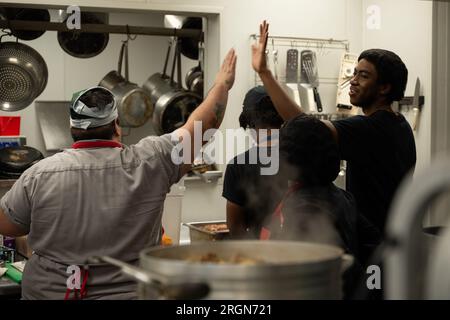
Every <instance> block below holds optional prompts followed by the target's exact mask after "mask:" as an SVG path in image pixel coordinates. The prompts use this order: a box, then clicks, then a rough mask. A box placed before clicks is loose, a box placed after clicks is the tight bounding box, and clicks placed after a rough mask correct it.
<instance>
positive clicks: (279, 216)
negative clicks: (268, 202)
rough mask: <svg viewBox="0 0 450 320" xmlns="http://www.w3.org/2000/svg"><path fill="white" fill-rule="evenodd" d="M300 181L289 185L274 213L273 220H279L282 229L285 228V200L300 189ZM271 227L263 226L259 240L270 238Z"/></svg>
mask: <svg viewBox="0 0 450 320" xmlns="http://www.w3.org/2000/svg"><path fill="white" fill-rule="evenodd" d="M300 187H301V186H300V183H298V182H296V183H294V184H293V185H292V186H290V187H289V189H288V190H287V191H286V193H285V194H284V196H283V199H281V201H280V203H279V204H278V206H277V207H276V208H275V211H274V213H273V214H272V219H271V222H273V221H274V220H275V221H276V220H278V222H279V223H280V229H283V226H284V215H283V212H282V210H283V207H284V202H285V201H286V199H287V198H288V197H289V196H290V195H291V194H292V193H294V192H296V191H297V190H299V189H300ZM270 235H271V232H270V229H269V228H268V227H267V228H266V227H262V228H261V232H260V234H259V240H269V239H270Z"/></svg>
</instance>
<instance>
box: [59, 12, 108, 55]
mask: <svg viewBox="0 0 450 320" xmlns="http://www.w3.org/2000/svg"><path fill="white" fill-rule="evenodd" d="M66 21H67V18H66V19H65V20H64V23H65V22H66ZM81 23H82V24H84V23H86V24H104V21H102V19H100V17H99V16H97V15H96V14H93V13H89V12H81ZM58 42H59V45H60V46H61V48H62V49H63V50H64V51H65V52H66V53H68V54H69V55H71V56H73V57H76V58H92V57H95V56H96V55H98V54H100V53H101V52H102V51H103V50H105V48H106V46H107V45H108V42H109V34H107V33H86V32H77V31H65V32H61V31H59V32H58Z"/></svg>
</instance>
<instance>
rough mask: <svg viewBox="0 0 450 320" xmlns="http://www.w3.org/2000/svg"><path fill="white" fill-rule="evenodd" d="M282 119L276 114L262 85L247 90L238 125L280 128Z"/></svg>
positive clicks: (243, 126) (245, 127)
mask: <svg viewBox="0 0 450 320" xmlns="http://www.w3.org/2000/svg"><path fill="white" fill-rule="evenodd" d="M282 124H283V119H282V118H281V117H280V115H279V114H278V112H277V110H276V109H275V106H274V105H273V102H272V100H271V99H270V96H269V95H268V94H267V93H266V91H265V89H264V87H262V86H257V87H254V88H252V89H251V90H249V91H248V92H247V94H246V96H245V99H244V106H243V108H242V112H241V114H240V115H239V125H240V126H241V127H242V128H244V129H247V128H252V129H254V128H257V127H259V128H280V127H281V125H282Z"/></svg>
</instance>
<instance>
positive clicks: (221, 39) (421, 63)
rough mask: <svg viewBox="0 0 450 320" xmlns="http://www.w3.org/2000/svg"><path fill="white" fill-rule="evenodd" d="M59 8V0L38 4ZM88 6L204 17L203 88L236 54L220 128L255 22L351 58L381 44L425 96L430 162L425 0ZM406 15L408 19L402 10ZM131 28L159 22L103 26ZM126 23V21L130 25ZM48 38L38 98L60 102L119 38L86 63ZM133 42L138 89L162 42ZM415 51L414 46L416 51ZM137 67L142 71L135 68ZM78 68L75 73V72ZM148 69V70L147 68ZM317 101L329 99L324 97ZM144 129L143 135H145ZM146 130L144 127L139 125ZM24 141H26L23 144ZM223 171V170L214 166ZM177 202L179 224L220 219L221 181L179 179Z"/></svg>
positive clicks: (421, 161) (156, 63)
mask: <svg viewBox="0 0 450 320" xmlns="http://www.w3.org/2000/svg"><path fill="white" fill-rule="evenodd" d="M15 2H16V3H19V2H21V3H32V2H34V3H36V4H38V3H41V2H38V1H15ZM46 2H47V3H50V4H53V5H60V4H61V1H46ZM77 4H79V5H82V6H88V7H99V8H107V7H110V6H117V7H121V8H122V9H120V10H122V11H124V10H126V9H127V8H132V9H133V10H137V9H139V8H144V9H146V10H160V11H174V10H175V11H182V12H183V11H184V12H196V13H202V14H205V15H206V16H207V17H208V32H209V36H207V40H208V43H207V44H206V47H207V51H208V52H207V59H206V60H207V64H206V68H207V69H206V72H207V75H206V82H207V87H209V85H210V84H211V83H212V81H213V79H214V74H215V71H216V70H217V69H218V67H219V61H221V60H222V58H223V57H224V56H225V54H226V52H227V51H228V49H229V48H231V47H234V48H235V49H236V51H237V54H238V64H237V79H236V82H235V85H234V88H233V89H232V91H231V94H230V99H229V104H228V109H227V112H226V115H225V119H224V121H223V124H222V127H221V128H223V129H224V128H237V127H238V121H237V119H238V116H239V113H240V111H241V106H242V99H243V97H244V95H245V93H246V91H247V90H248V89H249V88H251V87H252V86H253V85H254V73H253V71H252V69H251V66H250V44H251V40H250V38H249V36H250V35H251V34H253V33H256V32H258V25H259V23H260V22H261V21H262V20H263V19H267V20H268V21H269V22H270V33H271V35H278V36H293V37H313V38H334V39H347V40H349V42H350V51H351V52H354V53H359V52H360V51H361V50H362V49H365V48H369V47H383V48H388V49H391V50H393V51H396V52H397V53H398V54H399V55H400V56H401V57H402V58H403V59H404V60H405V62H406V64H407V66H408V68H409V71H410V77H409V83H408V88H407V95H412V93H413V88H414V81H415V78H416V77H417V76H419V77H420V79H421V82H422V85H423V94H424V95H425V96H426V104H425V107H424V114H423V115H422V119H421V128H420V132H419V134H418V137H417V139H418V140H417V146H418V166H419V167H422V166H426V165H427V164H428V163H429V160H430V148H429V145H430V139H431V138H430V128H429V126H430V114H431V102H430V99H429V97H430V90H431V89H430V88H431V83H430V82H431V81H430V79H431V19H432V18H431V17H432V16H431V1H419V0H400V1H392V0H390V1H389V0H384V1H383V0H373V1H368V0H314V1H313V0H266V1H260V0H246V1H239V0H227V1H225V0H147V1H146V0H128V1H119V0H115V1H99V0H97V1H95V0H91V1H77ZM371 5H376V6H378V7H379V8H380V9H381V11H380V12H381V16H380V17H381V23H380V29H375V30H372V29H368V26H367V19H368V18H369V16H370V15H368V14H367V8H368V7H369V6H371ZM406 11H408V16H405V12H406ZM130 21H132V24H133V25H139V24H142V25H155V26H156V25H160V24H161V23H162V16H161V15H160V14H158V13H147V14H145V15H144V14H142V15H141V14H138V15H133V16H119V15H118V14H117V15H112V16H111V20H110V23H113V22H114V23H117V24H120V23H130ZM130 24H131V23H130ZM54 38H55V34H54V33H51V32H48V33H47V34H45V35H44V37H43V38H42V39H39V40H36V41H33V42H32V45H33V47H35V48H36V49H37V50H38V51H39V52H41V53H42V52H45V55H46V60H47V62H49V61H51V63H49V67H50V74H51V75H52V74H54V75H55V76H54V77H52V78H51V79H50V82H49V87H48V88H47V89H46V91H45V92H44V93H43V95H42V96H41V97H39V99H40V100H44V99H47V100H55V99H68V98H69V97H70V94H71V93H72V92H73V91H75V90H77V89H79V88H80V87H84V86H85V85H84V84H85V83H86V84H95V83H97V81H98V80H99V79H100V78H101V77H102V75H103V74H106V72H108V71H109V70H111V69H112V68H114V66H115V64H116V60H117V55H118V51H119V45H120V40H121V39H122V38H123V37H122V36H112V38H113V41H112V43H111V45H109V46H108V48H107V50H106V51H105V53H103V54H102V55H101V56H99V57H97V58H94V59H88V60H86V61H81V60H77V59H74V58H71V57H69V56H67V55H65V54H63V53H62V51H61V50H60V49H59V47H58V44H57V42H56V40H55V39H54ZM143 39H144V37H138V40H136V41H135V42H134V43H132V44H131V48H130V49H131V50H132V51H131V55H132V57H133V59H132V60H131V61H132V62H133V65H132V68H131V75H132V77H133V78H132V80H134V81H135V82H137V83H139V84H141V83H142V82H143V81H144V80H145V79H146V77H147V76H148V75H149V74H151V73H152V72H156V71H159V70H160V69H161V65H162V61H160V60H161V58H160V59H155V58H154V57H163V55H164V51H165V48H166V39H165V38H159V37H145V41H144V40H143ZM418 48H420V49H418ZM143 66H145V67H143ZM80 70H83V73H81V72H80ZM147 70H148V71H147ZM325 99H331V98H330V97H325ZM20 114H21V115H23V117H24V118H25V119H24V120H25V121H24V124H23V126H22V131H23V132H24V133H25V134H26V135H27V136H28V139H29V142H30V145H33V144H35V146H37V147H38V148H40V149H42V139H41V138H40V132H39V130H38V128H37V125H36V119H35V116H34V110H33V108H32V107H29V108H27V109H26V110H24V111H23V112H21V113H20ZM147 130H148V131H147ZM140 131H141V132H143V133H147V132H149V133H150V132H151V128H147V127H145V128H141V129H140ZM30 139H31V140H30ZM222 169H223V166H222ZM185 185H186V192H185V197H184V200H183V220H184V221H193V220H206V219H219V218H224V217H225V201H224V200H223V199H222V197H221V190H222V183H221V180H219V182H218V183H212V184H205V183H203V182H201V181H186V182H185Z"/></svg>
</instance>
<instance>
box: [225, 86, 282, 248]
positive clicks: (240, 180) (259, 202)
mask: <svg viewBox="0 0 450 320" xmlns="http://www.w3.org/2000/svg"><path fill="white" fill-rule="evenodd" d="M243 104H244V106H243V110H242V113H241V115H240V116H239V124H240V126H241V127H242V128H244V129H253V133H254V135H255V136H254V139H255V140H256V142H257V146H254V147H252V148H250V149H249V150H248V151H246V152H244V153H242V154H239V155H238V156H236V157H235V158H234V159H232V160H231V161H230V163H229V164H228V165H227V168H226V171H225V178H224V184H223V194H222V195H223V197H224V198H226V199H227V224H228V228H229V229H230V234H231V237H232V238H235V239H239V238H258V237H259V232H260V231H261V227H262V224H263V221H264V220H265V218H266V217H267V216H268V215H270V214H272V213H273V211H274V210H275V207H276V205H277V204H278V203H279V202H280V200H281V196H282V195H283V192H284V190H285V189H286V183H285V181H283V180H282V179H279V177H278V175H277V174H274V175H271V174H268V175H265V174H262V171H261V169H262V168H264V167H270V166H271V164H270V163H269V164H268V163H267V161H266V160H267V158H270V152H271V149H272V148H271V147H275V145H276V144H278V136H277V134H271V133H272V132H271V131H270V129H279V128H280V126H281V124H282V123H283V120H282V119H281V117H280V116H279V115H278V113H277V111H276V110H275V107H274V106H273V103H272V101H271V100H270V97H269V96H268V95H267V92H266V90H265V89H264V87H262V86H258V87H255V88H253V89H251V90H250V91H249V92H248V93H247V94H246V96H245V99H244V103H243ZM260 129H264V130H269V131H268V133H269V134H268V135H267V137H264V136H262V135H260V132H259V130H260ZM266 156H267V157H266ZM262 157H263V158H262ZM276 161H278V159H276Z"/></svg>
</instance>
